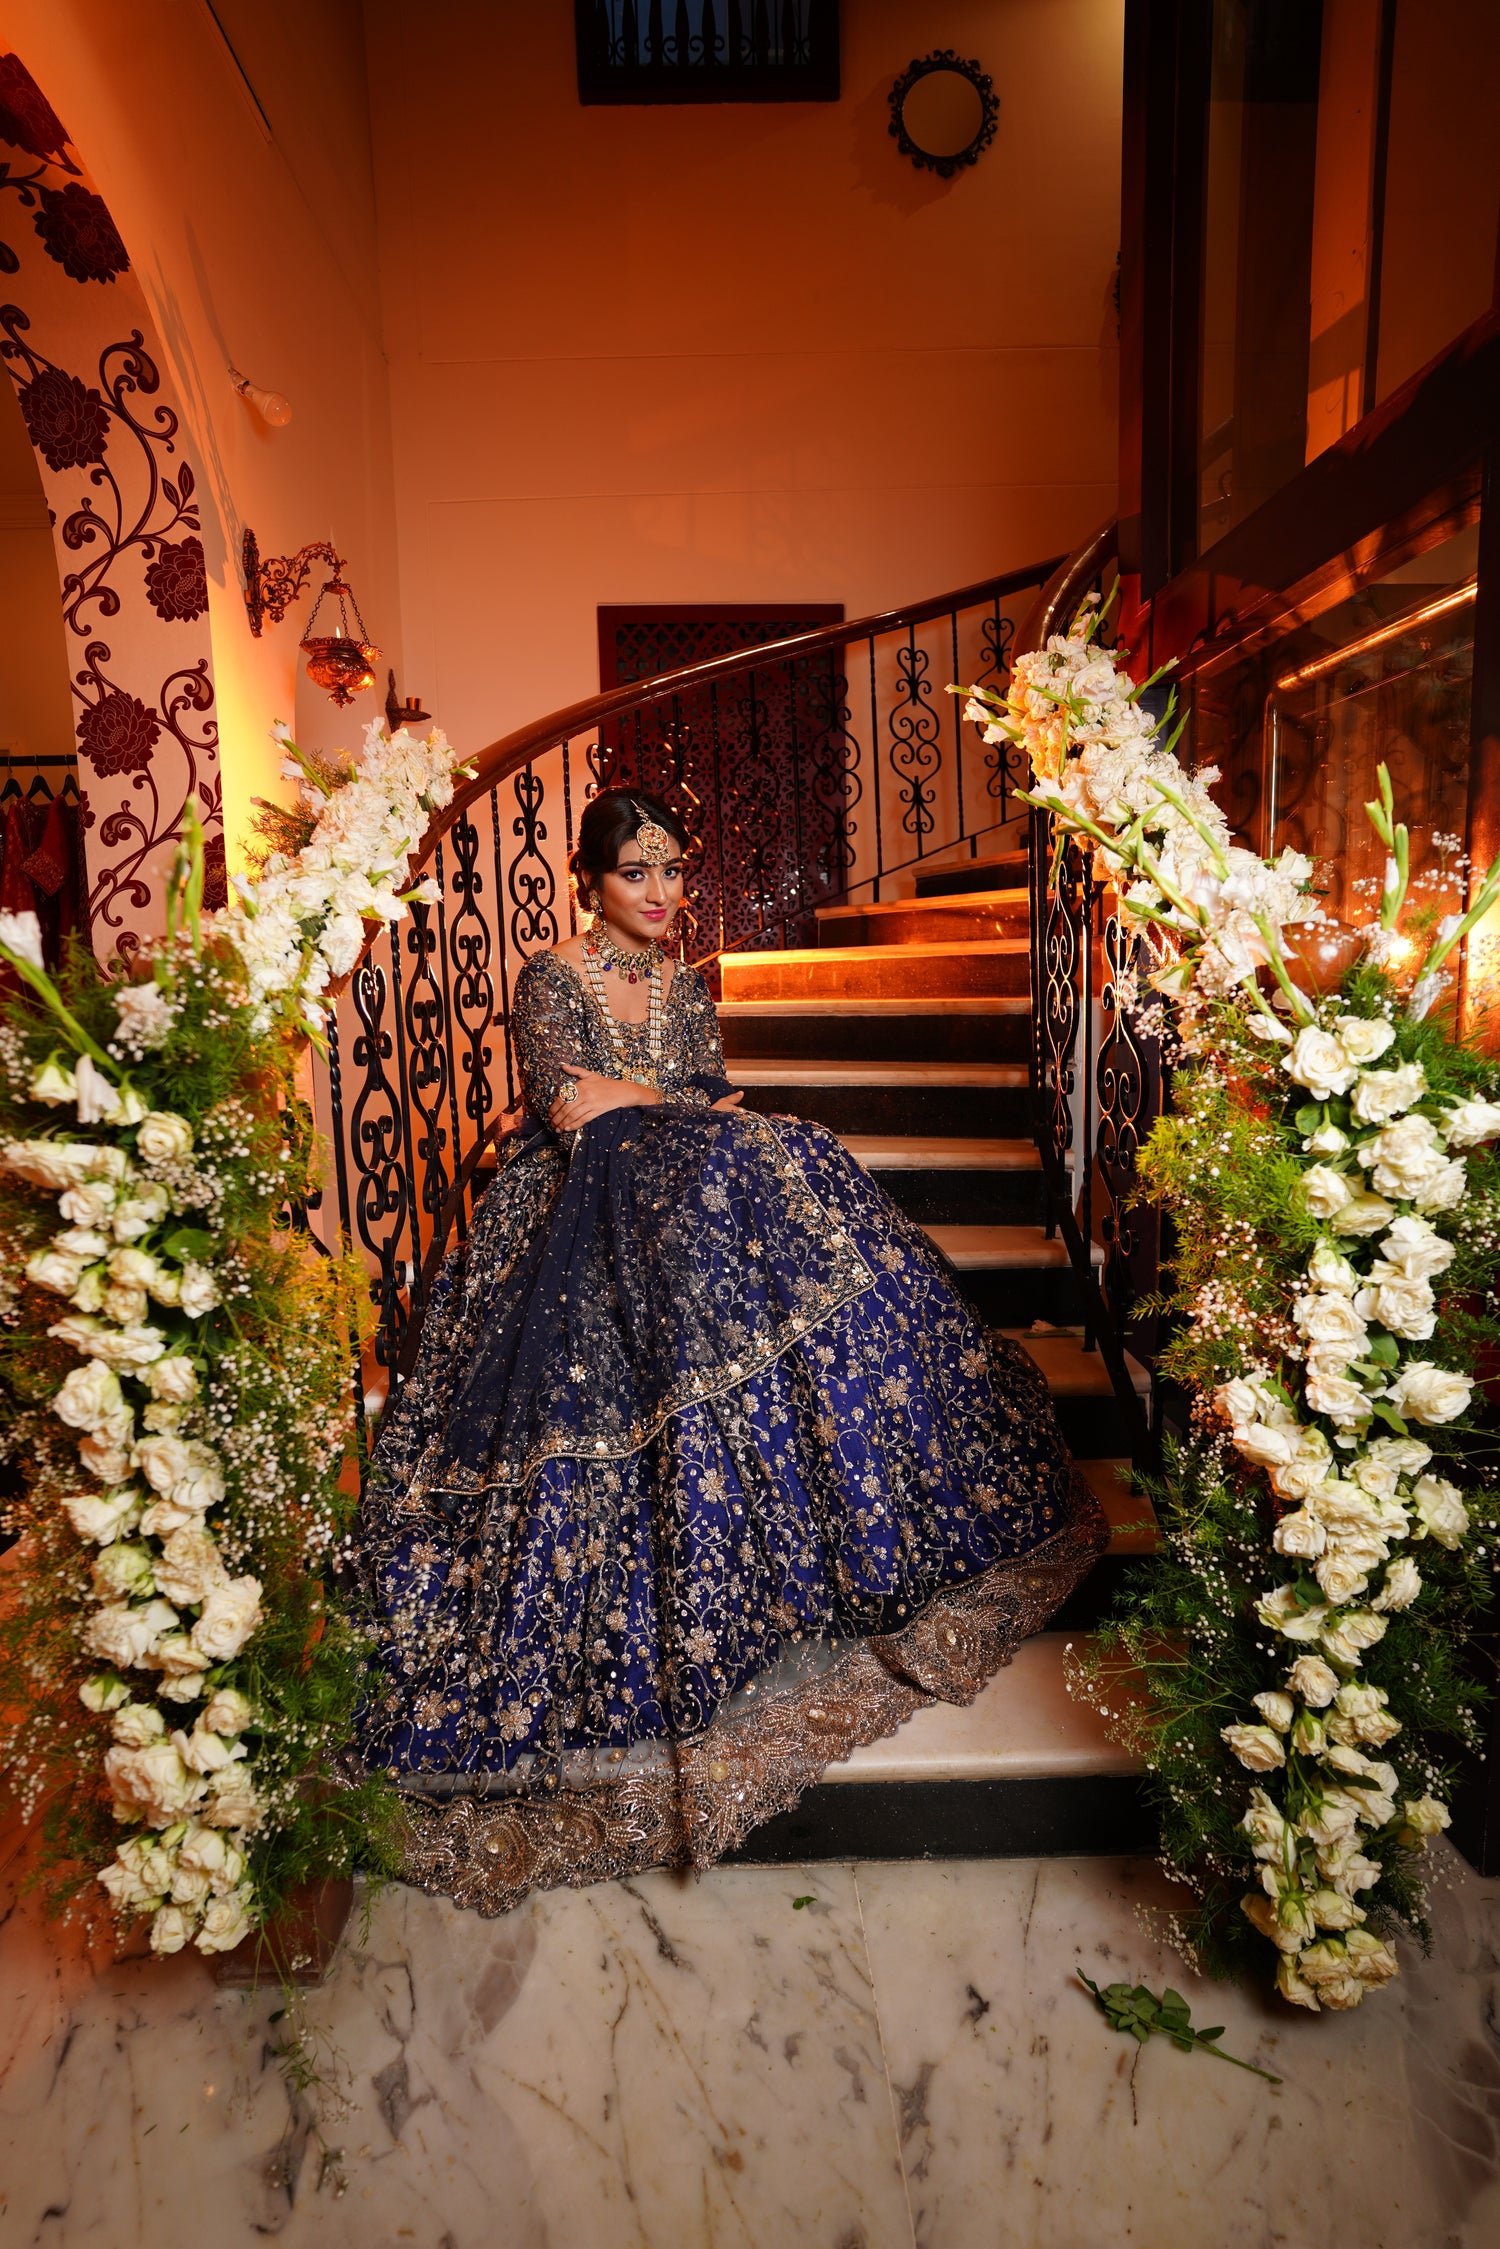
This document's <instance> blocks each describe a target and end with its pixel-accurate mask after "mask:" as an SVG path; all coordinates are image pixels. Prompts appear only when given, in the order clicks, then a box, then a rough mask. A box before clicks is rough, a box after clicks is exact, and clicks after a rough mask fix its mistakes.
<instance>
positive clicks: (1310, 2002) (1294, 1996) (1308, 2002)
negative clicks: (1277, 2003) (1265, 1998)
mask: <svg viewBox="0 0 1500 2249" xmlns="http://www.w3.org/2000/svg"><path fill="white" fill-rule="evenodd" d="M1276 1989H1277V1990H1278V1991H1279V1992H1280V1994H1281V1996H1282V1998H1283V1999H1285V2000H1287V2001H1288V2002H1289V2004H1290V2005H1292V2006H1293V2007H1309V2008H1311V2010H1312V2012H1313V2013H1314V2014H1317V2012H1318V1995H1317V1993H1316V1992H1315V1991H1314V1990H1313V1987H1312V1985H1311V1984H1310V1983H1307V1982H1305V1981H1304V1980H1303V1978H1302V1977H1301V1976H1300V1975H1299V1974H1298V1973H1297V1956H1296V1954H1295V1953H1291V1952H1284V1953H1283V1954H1282V1955H1281V1958H1280V1959H1279V1960H1278V1961H1277V1963H1276Z"/></svg>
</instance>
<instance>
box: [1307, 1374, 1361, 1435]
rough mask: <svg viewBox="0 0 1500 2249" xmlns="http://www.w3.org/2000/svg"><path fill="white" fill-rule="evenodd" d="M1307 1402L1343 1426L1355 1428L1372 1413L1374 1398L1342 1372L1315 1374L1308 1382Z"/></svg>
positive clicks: (1343, 1427) (1314, 1409)
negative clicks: (1368, 1395) (1370, 1398)
mask: <svg viewBox="0 0 1500 2249" xmlns="http://www.w3.org/2000/svg"><path fill="white" fill-rule="evenodd" d="M1307 1402H1308V1404H1309V1405H1310V1406H1311V1407H1312V1410H1313V1412H1314V1413H1322V1414H1326V1415H1327V1416H1328V1419H1329V1420H1330V1421H1332V1422H1334V1423H1335V1424H1336V1425H1337V1426H1338V1427H1339V1428H1340V1429H1352V1428H1354V1427H1355V1426H1356V1425H1357V1424H1358V1423H1360V1422H1362V1421H1365V1420H1367V1419H1368V1417H1369V1413H1370V1401H1369V1399H1368V1397H1367V1396H1366V1395H1365V1392H1364V1391H1363V1390H1362V1389H1361V1388H1360V1386H1359V1384H1358V1383H1357V1382H1351V1381H1349V1380H1348V1378H1347V1377H1346V1376H1344V1375H1341V1374H1323V1373H1321V1372H1320V1373H1318V1374H1315V1375H1311V1376H1310V1377H1309V1379H1308V1384H1307Z"/></svg>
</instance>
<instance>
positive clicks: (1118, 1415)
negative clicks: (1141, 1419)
mask: <svg viewBox="0 0 1500 2249" xmlns="http://www.w3.org/2000/svg"><path fill="white" fill-rule="evenodd" d="M1052 1408H1053V1411H1054V1413H1055V1414H1056V1415H1057V1426H1058V1428H1059V1429H1060V1430H1061V1431H1062V1433H1063V1438H1064V1441H1065V1442H1066V1444H1067V1447H1068V1450H1069V1452H1071V1453H1072V1455H1073V1457H1074V1459H1075V1460H1119V1459H1123V1458H1126V1457H1128V1455H1129V1452H1130V1448H1131V1444H1132V1442H1133V1438H1132V1435H1131V1430H1130V1424H1129V1422H1128V1421H1127V1419H1126V1417H1125V1409H1124V1407H1123V1406H1121V1404H1120V1403H1119V1401H1118V1399H1116V1398H1112V1397H1111V1398H1059V1397H1056V1396H1054V1398H1053V1400H1052Z"/></svg>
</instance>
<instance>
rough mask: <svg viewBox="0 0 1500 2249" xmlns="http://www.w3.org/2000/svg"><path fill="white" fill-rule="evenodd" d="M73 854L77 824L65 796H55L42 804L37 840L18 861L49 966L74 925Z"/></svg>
mask: <svg viewBox="0 0 1500 2249" xmlns="http://www.w3.org/2000/svg"><path fill="white" fill-rule="evenodd" d="M36 809H38V810H41V806H40V805H38V806H37V808H36ZM77 857H78V849H77V823H76V822H75V821H74V819H73V818H72V817H71V809H70V807H69V806H68V804H67V802H66V801H65V799H64V798H63V797H62V796H60V795H59V796H55V797H53V798H52V799H51V800H50V801H49V802H48V803H47V805H46V808H45V813H44V817H43V819H42V832H41V836H40V839H39V840H38V842H37V843H36V844H35V846H34V847H33V849H32V850H31V851H30V852H29V853H28V855H27V857H26V858H25V859H24V860H23V861H22V864H21V872H22V874H23V875H25V876H26V877H27V878H28V880H29V881H30V882H31V883H32V885H33V887H34V888H35V890H36V893H37V902H36V912H37V919H38V921H40V923H41V925H42V951H43V953H44V955H45V957H46V961H47V965H48V967H49V968H57V967H59V966H60V965H61V962H62V954H63V944H64V941H65V939H66V938H67V937H68V936H69V934H70V933H71V932H72V931H73V930H74V929H76V928H77V926H78V881H77Z"/></svg>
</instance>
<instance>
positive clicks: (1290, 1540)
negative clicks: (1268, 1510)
mask: <svg viewBox="0 0 1500 2249" xmlns="http://www.w3.org/2000/svg"><path fill="white" fill-rule="evenodd" d="M1271 1543H1272V1545H1273V1546H1274V1547H1275V1549H1276V1551H1277V1553H1278V1554H1286V1555H1288V1556H1290V1557H1292V1558H1293V1559H1295V1560H1299V1561H1311V1560H1312V1559H1313V1557H1314V1556H1315V1555H1318V1554H1321V1553H1322V1551H1323V1549H1324V1547H1325V1546H1326V1545H1327V1544H1328V1533H1327V1531H1326V1530H1325V1529H1324V1527H1323V1525H1322V1524H1321V1523H1320V1522H1319V1521H1318V1519H1317V1517H1316V1516H1315V1515H1309V1514H1308V1513H1307V1511H1306V1509H1305V1508H1298V1509H1297V1510H1296V1511H1295V1513H1293V1514H1290V1515H1283V1516H1282V1518H1281V1521H1280V1522H1279V1523H1278V1524H1277V1525H1276V1529H1275V1532H1274V1534H1273V1537H1272V1541H1271Z"/></svg>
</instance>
